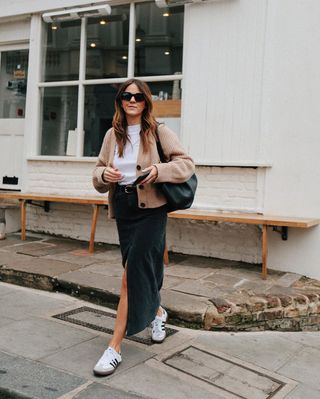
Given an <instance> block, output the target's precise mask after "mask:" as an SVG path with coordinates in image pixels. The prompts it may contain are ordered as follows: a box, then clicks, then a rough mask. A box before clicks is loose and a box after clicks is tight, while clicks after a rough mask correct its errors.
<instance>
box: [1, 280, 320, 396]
mask: <svg viewBox="0 0 320 399" xmlns="http://www.w3.org/2000/svg"><path fill="white" fill-rule="evenodd" d="M90 310H91V311H92V312H91V311H90ZM113 313H114V312H113V311H112V310H110V309H106V308H102V307H100V306H98V305H93V304H91V305H89V306H88V303H87V302H84V301H82V300H79V299H77V298H73V297H70V296H67V295H65V294H61V293H49V292H45V291H40V290H35V289H30V288H24V287H19V286H15V285H11V284H6V283H0V315H1V318H0V398H1V399H12V398H25V399H72V398H77V399H89V398H90V399H138V398H145V399H147V398H148V399H167V398H168V397H170V398H171V399H189V398H190V399H191V398H192V399H194V398H199V399H223V398H224V399H236V398H237V399H239V398H245V399H267V398H271V397H272V398H273V399H280V398H286V399H302V398H306V399H318V398H319V397H320V382H319V378H318V374H319V369H320V335H319V333H317V332H294V333H293V332H282V333H281V332H270V331H268V332H246V333H245V332H239V333H230V332H212V331H200V330H190V329H186V328H180V327H176V326H169V327H170V328H171V329H172V330H174V331H175V333H174V334H172V335H170V336H169V337H167V339H166V340H165V342H164V343H163V344H161V345H157V344H155V345H149V344H148V340H147V335H148V331H146V332H145V342H144V343H143V342H142V341H141V342H136V341H133V340H129V339H125V340H124V343H123V347H122V354H123V362H122V364H121V365H120V366H119V368H118V369H117V371H116V372H115V373H114V374H113V375H112V376H109V377H100V378H98V377H94V376H93V374H92V368H93V366H94V364H95V362H96V361H97V359H98V358H99V357H100V355H101V354H102V352H103V350H104V349H105V347H106V345H107V342H108V340H109V339H110V335H109V334H106V333H104V332H101V331H98V330H99V326H100V327H101V325H102V324H104V325H105V327H106V328H111V330H112V328H113V325H112V323H113V321H114V318H113V317H112V315H113ZM61 314H67V315H69V316H68V317H66V318H65V320H61V319H59V318H56V317H54V316H57V315H61ZM79 320H81V321H82V322H83V323H86V322H88V323H87V326H85V324H83V325H79V324H75V323H74V321H79ZM95 325H96V327H98V329H97V328H95V327H94V326H95Z"/></svg>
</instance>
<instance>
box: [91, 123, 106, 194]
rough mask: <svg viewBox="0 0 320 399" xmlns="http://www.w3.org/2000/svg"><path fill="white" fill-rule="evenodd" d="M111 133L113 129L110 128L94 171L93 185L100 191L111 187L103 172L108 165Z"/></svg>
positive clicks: (102, 191)
mask: <svg viewBox="0 0 320 399" xmlns="http://www.w3.org/2000/svg"><path fill="white" fill-rule="evenodd" d="M110 134H111V130H108V131H107V133H106V135H105V136H104V139H103V143H102V146H101V150H100V153H99V156H98V161H97V163H96V166H95V168H94V170H93V173H92V183H93V186H94V188H95V189H96V190H97V191H98V192H99V193H106V192H107V191H109V188H110V183H106V182H105V181H104V180H103V179H102V175H103V172H104V170H105V168H106V166H107V165H108V154H109V151H108V145H109V142H110Z"/></svg>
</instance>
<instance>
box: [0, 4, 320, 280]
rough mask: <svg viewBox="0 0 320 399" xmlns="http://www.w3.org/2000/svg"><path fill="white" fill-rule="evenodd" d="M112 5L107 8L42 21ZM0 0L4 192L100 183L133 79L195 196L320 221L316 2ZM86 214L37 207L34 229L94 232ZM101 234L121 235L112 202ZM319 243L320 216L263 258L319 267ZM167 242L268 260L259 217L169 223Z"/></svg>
mask: <svg viewBox="0 0 320 399" xmlns="http://www.w3.org/2000/svg"><path fill="white" fill-rule="evenodd" d="M106 4H107V5H109V6H110V7H111V13H110V12H107V13H106V14H108V15H99V16H97V15H90V14H88V13H86V14H83V15H85V16H84V17H83V15H82V14H81V10H80V12H79V18H78V19H74V20H72V21H66V20H65V21H63V20H57V19H54V18H53V19H52V20H51V22H50V21H49V22H48V20H45V19H44V14H46V13H49V14H50V13H53V12H56V11H61V10H64V11H65V12H66V13H68V12H70V10H72V9H75V8H79V7H80V8H81V7H86V6H88V5H90V6H92V5H94V6H96V8H98V7H99V6H101V5H106ZM0 5H1V7H0V189H2V190H8V189H9V190H12V189H14V190H22V191H31V192H37V193H50V194H70V195H87V194H88V195H92V194H96V193H95V192H94V190H93V187H92V184H91V174H92V169H93V167H94V164H95V161H96V156H97V154H98V152H99V147H100V145H101V141H102V138H103V135H104V132H105V131H106V130H107V128H108V127H109V126H110V124H111V119H112V114H113V98H114V94H115V92H116V90H117V87H118V85H119V84H120V83H121V82H123V81H125V80H126V79H127V78H128V77H133V76H134V77H137V78H142V79H144V80H146V81H147V82H148V83H149V85H150V87H151V90H152V94H153V96H154V103H155V114H156V116H157V119H158V120H164V121H165V122H166V123H167V124H168V125H169V126H171V127H172V128H173V129H174V130H175V131H176V132H177V133H178V134H179V136H180V138H181V141H182V142H183V144H184V146H185V148H186V149H187V150H188V152H189V153H190V154H191V155H192V156H193V158H194V160H195V162H196V165H197V175H198V178H199V187H198V192H197V196H196V200H195V204H194V206H195V207H201V208H208V209H219V210H235V211H246V212H262V213H266V214H274V215H281V216H294V217H316V218H320V206H319V204H320V189H319V185H318V182H319V180H318V178H319V177H320V163H319V161H318V151H319V148H320V136H319V133H318V129H319V126H320V112H319V111H318V108H319V104H320V99H319V96H320V94H319V93H320V74H319V70H320V68H319V67H320V53H319V51H318V42H319V39H320V25H319V23H318V16H319V15H320V3H319V1H318V0H304V1H301V0H281V1H279V0H220V1H215V0H212V1H204V2H201V3H194V4H187V5H185V6H179V7H174V8H168V9H161V8H159V7H157V6H156V5H155V3H154V2H143V1H132V2H130V1H129V0H128V1H110V2H105V1H96V2H95V3H90V4H88V1H81V0H72V1H71V0H59V1H54V2H53V1H49V0H42V1H40V0H29V1H21V0H20V1H19V0H12V1H11V2H7V1H3V0H0ZM106 9H108V7H106ZM109 11H110V10H109ZM90 211H91V210H90V209H89V208H88V207H85V206H76V205H74V206H71V205H68V204H65V205H64V204H52V207H51V210H50V212H49V213H45V212H43V210H42V209H40V208H36V207H29V209H28V228H29V229H31V230H34V231H44V232H48V233H52V234H59V235H64V236H68V237H73V238H78V239H88V237H89V230H90V215H91V212H90ZM96 240H97V241H101V242H108V243H117V242H118V241H117V233H116V228H115V223H114V221H112V220H107V219H106V217H104V214H103V213H101V214H100V219H99V222H98V226H97V235H96ZM319 243H320V228H318V227H315V228H312V229H309V230H308V231H300V230H298V229H289V237H288V240H287V241H283V240H281V236H280V235H279V234H277V233H276V232H270V234H269V254H268V267H269V268H274V269H277V270H283V271H291V272H297V273H300V274H305V275H307V276H310V277H317V278H320V269H319V267H318V265H319V261H320V245H319ZM168 246H169V249H171V250H173V251H176V252H182V253H188V254H198V255H204V256H211V257H217V258H223V259H232V260H242V261H247V262H251V263H260V262H261V231H260V228H259V227H257V226H247V225H229V224H214V223H205V222H188V221H178V220H169V223H168Z"/></svg>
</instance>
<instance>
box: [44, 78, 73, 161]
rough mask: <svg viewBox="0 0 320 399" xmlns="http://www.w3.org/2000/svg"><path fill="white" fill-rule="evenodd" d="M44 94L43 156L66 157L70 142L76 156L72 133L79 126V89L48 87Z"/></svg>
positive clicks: (71, 152)
mask: <svg viewBox="0 0 320 399" xmlns="http://www.w3.org/2000/svg"><path fill="white" fill-rule="evenodd" d="M41 94H42V142H41V155H66V153H67V145H68V140H69V144H71V146H73V148H71V151H70V155H71V154H73V155H75V147H76V142H75V141H73V142H72V143H71V140H72V139H74V136H73V135H72V132H69V131H70V130H74V129H75V128H76V125H77V101H78V87H74V86H67V87H46V88H43V89H41Z"/></svg>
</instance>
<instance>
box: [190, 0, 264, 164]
mask: <svg viewBox="0 0 320 399" xmlns="http://www.w3.org/2000/svg"><path fill="white" fill-rule="evenodd" d="M266 4H267V0H259V1H252V0H241V1H239V0H234V1H226V0H223V1H215V2H206V3H203V4H202V3H201V4H200V3H198V4H192V5H188V6H186V7H185V36H184V60H183V74H184V80H183V103H182V104H183V121H182V132H183V139H184V142H185V144H186V145H187V148H188V149H189V151H190V153H191V154H192V155H193V157H194V159H195V161H196V162H201V163H207V164H213V165H214V164H217V163H219V162H226V163H228V162H229V163H230V164H233V163H237V162H238V163H245V162H246V163H250V162H251V163H253V162H256V161H264V160H263V159H262V157H261V155H260V135H261V126H260V124H261V123H260V119H261V99H262V76H263V65H264V64H263V62H264V42H265V26H266V18H267V8H266Z"/></svg>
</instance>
